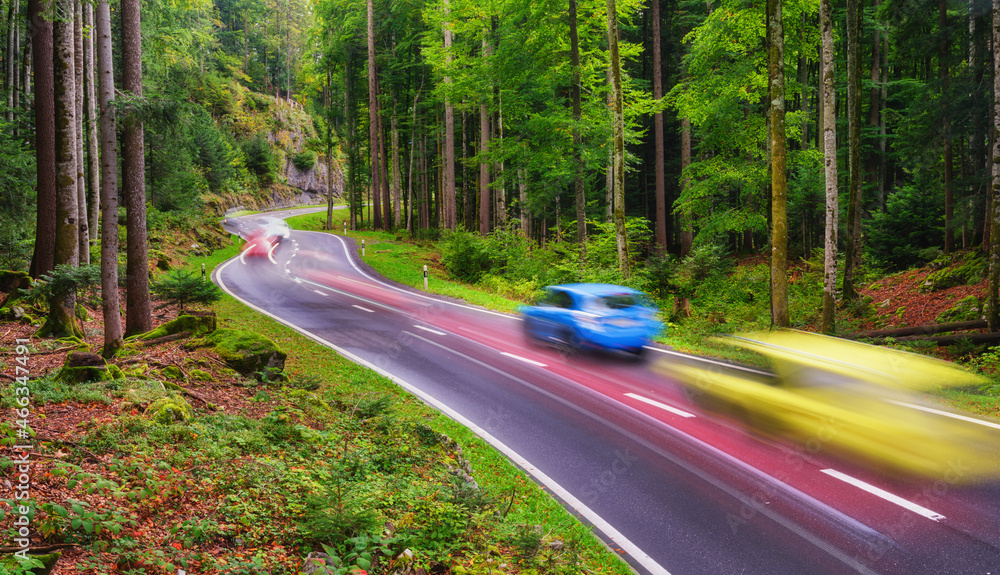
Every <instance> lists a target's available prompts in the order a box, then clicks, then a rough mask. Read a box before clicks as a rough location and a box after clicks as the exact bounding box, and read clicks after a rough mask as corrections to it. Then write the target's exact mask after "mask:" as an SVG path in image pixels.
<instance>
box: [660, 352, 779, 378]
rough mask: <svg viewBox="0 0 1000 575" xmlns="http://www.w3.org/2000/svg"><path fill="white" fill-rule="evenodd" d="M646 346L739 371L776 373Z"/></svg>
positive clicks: (765, 373) (764, 373)
mask: <svg viewBox="0 0 1000 575" xmlns="http://www.w3.org/2000/svg"><path fill="white" fill-rule="evenodd" d="M645 348H646V349H648V350H650V351H655V352H658V353H662V354H665V355H675V356H677V357H682V358H684V359H689V360H694V361H700V362H701V363H711V364H713V365H719V366H722V367H727V368H729V369H735V370H739V371H745V372H747V373H756V374H757V375H774V374H772V373H771V372H768V371H761V370H759V369H752V368H749V367H745V366H742V365H736V364H734V363H726V362H724V361H713V360H711V359H707V358H704V357H700V356H697V355H687V354H684V353H680V352H677V351H673V350H670V349H663V348H662V347H653V346H651V345H647V346H645Z"/></svg>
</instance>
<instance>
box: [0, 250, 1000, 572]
mask: <svg viewBox="0 0 1000 575" xmlns="http://www.w3.org/2000/svg"><path fill="white" fill-rule="evenodd" d="M929 273H930V270H927V269H921V270H912V271H908V272H904V273H900V274H896V275H893V276H889V277H886V278H883V279H880V280H879V281H878V282H874V283H872V284H871V285H870V286H869V287H867V288H865V289H862V290H861V291H862V293H863V294H864V295H867V296H870V297H871V298H872V307H873V309H874V310H875V312H874V313H873V314H870V315H869V316H866V318H865V319H864V321H863V322H862V323H861V324H860V325H859V326H858V327H859V328H860V329H875V328H879V329H881V328H890V327H901V326H917V325H925V324H931V323H934V322H935V318H937V317H938V315H939V314H941V313H942V312H943V311H945V310H947V309H949V308H951V307H952V306H954V304H955V302H957V301H959V300H961V299H963V298H965V297H967V296H969V295H974V296H976V297H978V298H980V300H981V299H982V297H983V296H984V294H985V284H984V283H982V282H980V283H978V284H976V285H961V286H956V287H952V288H948V289H944V290H938V291H931V292H927V291H924V290H922V289H921V286H923V285H924V283H925V282H926V279H927V275H928V274H929ZM98 314H99V310H91V313H90V319H89V320H87V321H86V322H85V323H84V324H83V329H84V332H85V334H86V336H85V341H86V343H87V344H88V346H89V347H90V349H91V350H95V351H99V350H100V347H101V345H102V334H103V324H102V321H101V319H100V317H99V315H98ZM175 315H176V311H175V310H172V309H166V310H164V311H162V312H159V313H157V314H156V315H155V317H154V324H156V325H159V324H160V323H163V322H164V321H167V320H169V319H172V318H173V317H175ZM224 315H225V312H223V315H220V319H223V316H224ZM220 326H221V325H220ZM154 327H155V325H154ZM36 330H37V327H35V326H31V325H28V324H26V323H23V322H19V321H0V334H2V337H0V344H2V345H3V346H4V349H0V354H2V355H0V374H2V377H3V378H4V379H8V380H12V379H14V374H15V368H14V366H15V361H14V357H13V356H14V355H15V351H14V348H15V345H14V342H15V341H17V340H30V341H32V345H33V348H32V352H31V353H30V354H29V364H28V365H27V366H26V368H27V369H28V371H29V373H30V376H31V377H32V378H39V377H42V376H44V375H46V374H51V373H54V372H56V371H58V370H59V369H60V368H61V367H62V366H63V364H64V362H65V360H66V357H67V353H68V350H67V349H65V348H59V347H57V344H52V345H50V344H48V343H47V342H45V341H42V340H36V339H34V338H33V334H34V332H35V331H36ZM938 351H939V355H947V354H948V352H947V350H938ZM290 361H292V362H293V363H294V362H295V358H293V357H290ZM115 363H116V364H117V365H118V366H119V367H120V368H121V369H123V370H125V371H126V372H128V371H129V370H131V369H135V368H137V367H138V366H145V367H144V369H145V370H146V371H147V373H148V374H149V377H163V376H162V374H163V373H165V370H166V368H168V367H177V368H180V369H181V370H182V371H184V372H185V373H186V371H189V370H193V369H199V370H201V371H203V372H206V373H208V374H209V377H208V378H207V380H205V381H195V380H187V379H186V378H185V381H179V382H178V383H181V384H182V385H183V386H184V388H185V389H186V390H187V391H188V392H190V394H188V398H189V399H190V400H191V404H192V406H193V407H194V408H195V410H196V412H197V413H198V414H200V415H199V417H201V416H203V415H207V416H210V417H211V416H212V415H211V414H230V415H238V416H239V417H240V418H243V419H242V421H248V420H252V421H256V422H267V421H269V420H271V419H273V418H274V414H275V413H292V414H295V415H294V416H293V417H294V418H295V421H296V423H297V424H301V425H305V426H307V427H310V428H314V429H316V430H320V431H322V430H325V429H327V428H333V427H335V426H337V425H341V424H335V423H332V422H331V421H329V420H327V421H324V420H323V419H321V418H315V417H311V415H310V413H309V411H308V410H307V409H305V408H303V406H302V404H301V403H300V402H297V401H296V400H294V399H291V395H286V394H285V393H284V391H287V390H279V389H277V388H275V387H269V386H266V385H263V386H262V385H260V384H259V383H255V382H250V381H248V380H247V379H246V378H245V377H242V376H239V375H238V374H235V372H233V371H232V370H231V369H229V368H228V367H226V366H225V364H223V363H222V361H220V359H219V358H218V357H216V356H215V355H214V354H213V353H212V352H210V351H206V350H205V349H195V350H190V349H186V348H185V347H184V342H183V341H173V342H167V343H162V344H158V345H151V346H138V347H135V348H133V350H132V351H131V352H130V353H129V354H128V355H127V356H126V357H123V358H120V359H118V360H116V361H115ZM303 363H304V362H303ZM5 385H6V384H5ZM91 392H93V393H91ZM5 393H6V392H5ZM88 393H89V395H88ZM95 393H97V395H95ZM101 394H103V397H102V396H101ZM362 397H364V396H362ZM39 399H40V401H38V402H37V403H36V404H35V405H33V407H32V410H33V411H32V415H31V418H32V419H31V426H32V428H33V429H34V430H35V431H36V432H37V437H35V440H34V443H35V444H36V446H37V447H36V448H35V449H34V450H33V451H32V457H33V458H34V459H35V463H34V466H35V467H34V469H33V476H32V485H31V487H32V489H33V495H34V496H35V497H37V498H38V499H40V500H45V501H48V502H62V504H63V506H64V507H70V509H69V510H66V509H64V511H65V512H66V515H65V516H64V517H62V518H60V517H58V516H57V514H56V513H57V512H58V510H54V508H51V507H50V508H49V509H48V511H49V513H47V514H42V515H44V516H41V515H40V516H39V519H37V520H36V524H35V525H36V526H37V527H35V526H33V527H34V528H35V529H36V532H35V533H36V539H35V541H34V543H35V544H36V547H44V546H45V545H48V544H56V546H57V547H58V546H59V545H60V544H61V545H62V546H61V548H60V551H61V553H62V558H61V560H60V561H59V562H58V564H57V566H56V568H55V570H54V571H53V572H52V573H53V574H54V575H69V574H81V573H85V574H88V575H90V574H94V575H96V574H101V573H164V574H166V573H171V574H173V573H176V569H178V568H185V569H186V570H187V571H188V572H189V573H202V572H205V573H219V574H223V573H225V574H230V573H231V574H234V575H235V574H237V573H255V572H262V570H263V572H272V573H296V572H298V570H299V569H300V568H301V566H302V560H303V558H304V557H303V553H304V551H303V548H302V547H298V546H296V545H295V544H294V543H293V542H292V541H293V540H294V537H292V535H293V534H294V533H298V534H299V535H301V532H302V527H301V526H299V527H295V526H294V525H293V524H294V523H295V521H296V519H295V518H293V517H289V516H288V514H287V513H285V512H286V511H287V510H281V511H280V512H279V511H275V510H274V508H273V507H272V508H271V512H275V513H278V515H280V516H276V517H273V518H271V519H270V521H269V522H268V525H267V526H266V528H267V529H269V530H270V533H268V532H260V531H255V529H257V530H259V529H260V526H259V525H258V526H256V528H255V527H254V526H252V525H247V524H241V523H240V521H239V520H238V519H237V518H236V516H234V515H233V514H232V513H226V512H224V510H223V509H222V507H221V503H222V501H221V500H222V499H224V498H225V499H226V501H230V502H231V501H234V500H233V499H231V497H230V495H225V497H223V496H224V494H225V493H226V491H225V488H224V487H220V485H221V484H222V483H224V482H225V481H224V480H223V479H221V477H223V476H225V475H227V474H228V475H232V474H234V473H235V474H237V475H240V474H242V475H247V474H253V473H257V471H255V470H259V469H261V467H260V466H261V465H268V466H274V465H275V463H274V461H273V459H267V458H268V457H271V456H270V455H264V454H263V453H255V452H253V451H252V450H250V451H249V452H248V451H246V450H244V452H241V453H238V454H236V455H234V456H233V457H232V459H231V460H229V461H222V462H214V463H212V464H207V463H205V462H200V463H199V462H198V461H197V460H193V459H191V456H190V454H189V455H186V456H184V457H188V459H187V460H185V459H184V457H182V456H181V455H183V453H184V447H183V444H185V443H186V442H187V443H190V441H191V440H189V439H187V438H177V437H174V438H173V439H171V436H170V435H169V434H168V435H166V436H162V435H160V436H159V437H161V439H162V438H165V439H166V441H165V442H163V443H161V444H159V445H153V446H151V447H150V449H149V450H148V451H144V452H138V451H137V452H135V453H131V454H129V453H122V452H120V451H119V450H117V449H116V445H115V442H116V441H120V440H121V439H120V438H128V437H130V436H129V434H128V433H127V431H128V428H129V427H130V426H131V427H135V428H136V429H137V431H136V433H138V434H147V433H153V434H155V433H160V432H159V431H156V430H155V429H153V428H150V427H143V426H144V425H147V424H146V423H142V422H141V421H140V420H142V419H143V417H142V413H141V406H137V405H136V404H135V402H134V401H130V400H129V399H128V398H127V395H125V394H121V393H116V392H115V391H114V389H113V388H112V387H105V388H102V389H97V388H94V389H89V391H88V392H87V393H82V392H81V391H80V390H79V389H76V390H72V389H66V388H65V386H64V387H63V388H59V387H58V386H55V387H52V388H48V389H47V390H46V392H45V397H43V398H39ZM956 399H957V401H956V403H958V404H962V403H964V401H963V400H962V399H961V398H956ZM350 401H354V399H351V400H350ZM331 402H333V400H331ZM337 402H338V403H341V401H340V400H337ZM360 402H361V400H358V405H360ZM343 403H349V401H346V400H345V401H344V402H343ZM970 407H971V406H970ZM356 408H357V407H356V405H355V408H354V410H356ZM978 411H979V412H980V413H986V414H992V415H994V416H998V415H1000V411H996V408H995V407H993V408H990V409H989V410H987V411H985V412H984V411H983V410H982V409H979V410H978ZM994 411H996V413H993V412H994ZM351 413H353V411H351ZM0 415H2V417H3V420H2V422H4V423H9V422H11V421H14V420H15V419H16V418H15V416H14V410H13V409H12V408H11V407H10V406H6V405H5V406H4V409H0ZM422 417H426V416H422ZM261 425H264V423H262V424H261ZM192 429H194V428H192ZM262 429H263V427H262ZM171 433H174V434H177V433H191V432H190V430H188V431H178V430H174V431H172V432H171ZM268 433H270V432H267V433H263V434H262V437H265V439H264V440H267V441H269V439H266V438H267V437H268V435H267V434H268ZM394 433H396V435H393V436H392V441H398V440H399V437H398V430H397V432H394ZM254 437H256V436H254ZM0 439H2V434H0ZM257 440H258V439H254V441H257ZM170 441H177V443H178V445H176V446H171V445H170V444H169V442H170ZM373 441H375V442H378V441H382V439H378V438H375V439H373ZM321 443H322V442H321ZM0 445H3V443H0ZM101 447H103V450H102V449H101ZM272 449H281V446H272ZM415 449H416V448H415ZM467 449H468V448H467ZM9 451H10V448H9V447H2V448H0V452H9ZM191 453H195V454H197V453H199V452H197V451H191ZM5 455H7V454H6V453H5ZM342 455H343V454H342ZM310 456H311V455H310ZM280 457H282V458H284V455H281V456H280ZM427 457H428V458H427V459H426V461H425V463H424V465H423V469H424V471H423V473H425V474H426V475H427V476H428V478H429V479H430V480H434V479H433V478H434V477H437V476H436V475H435V473H434V472H433V471H430V470H431V469H433V468H435V467H440V468H441V469H444V468H447V467H449V462H451V463H454V458H453V456H451V455H447V454H445V455H444V456H442V454H441V453H435V454H430V455H428V456H427ZM265 459H267V461H269V462H268V463H261V462H263V461H265ZM293 459H294V457H291V458H290V459H289V461H292V460H293ZM302 461H306V460H302ZM165 462H169V463H165ZM63 463H69V465H62V464H63ZM208 468H210V469H208ZM116 469H117V470H118V471H113V470H116ZM296 469H301V466H300V467H299V468H296V467H295V466H294V465H292V464H291V463H289V467H288V468H287V470H286V473H287V477H292V478H295V477H296V476H295V472H296ZM125 470H128V472H126V471H125ZM477 475H478V474H477ZM0 477H3V479H4V480H6V481H7V482H11V483H13V482H14V480H15V474H14V472H13V469H12V468H8V469H0ZM287 477H286V478H287ZM97 478H104V479H105V480H108V479H110V480H111V481H113V482H115V484H116V486H117V487H115V488H107V489H102V488H100V487H99V488H97V489H96V490H93V489H91V487H92V486H94V485H100V483H99V480H98V479H97ZM300 480H301V481H305V479H301V478H300ZM438 480H439V479H438ZM88 482H89V483H88ZM88 485H89V486H91V487H88ZM105 485H107V483H105ZM84 487H87V488H88V489H91V491H90V492H84V491H83V489H84ZM290 489H291V488H290ZM523 489H527V487H523ZM261 495H262V494H261V492H259V491H258V492H257V496H258V497H260V496H261ZM278 496H279V497H284V498H283V499H281V500H280V503H281V504H283V505H285V506H288V505H289V503H288V502H289V501H290V500H291V495H280V494H279V495H278ZM122 497H124V499H123V500H121V498H122ZM250 497H252V495H250ZM383 497H384V495H383ZM512 497H513V495H512ZM115 498H118V499H120V500H121V501H120V502H116V501H115ZM12 502H13V500H10V499H8V500H7V502H6V503H5V502H4V501H3V500H0V529H4V530H6V529H8V528H9V527H10V523H11V521H12V520H13V514H11V509H12V507H11V505H10V503H12ZM73 502H80V504H79V506H78V507H72V505H71V504H72V503H73ZM511 502H513V499H512V500H511ZM248 505H249V503H248ZM508 510H509V508H508ZM5 511H6V512H7V515H6V518H4V516H3V515H4V512H5ZM53 511H55V512H53ZM254 512H255V513H258V514H259V515H258V516H257V518H258V521H260V520H263V521H268V516H267V512H268V510H267V509H257V510H255V511H254ZM297 512H299V513H301V510H297ZM98 525H99V526H100V527H98ZM296 529H297V530H298V531H296ZM88 530H89V531H88ZM95 530H96V531H100V530H103V533H100V532H95ZM109 532H114V536H111V534H110V533H109ZM274 533H277V535H275V534H274ZM551 533H552V531H551V530H550V531H548V534H547V535H546V537H548V539H547V540H546V541H545V544H544V545H543V544H542V543H543V542H542V535H538V536H537V537H535V535H534V531H533V529H532V530H529V531H524V530H522V531H520V532H519V533H518V534H517V536H516V537H514V538H513V539H510V538H506V539H505V538H500V536H497V537H498V540H497V541H494V542H493V543H492V544H487V545H486V548H487V549H490V551H488V552H487V553H486V554H485V555H475V554H472V553H465V554H463V553H458V554H457V556H456V557H455V562H456V563H455V564H454V565H452V566H449V565H445V564H443V563H436V562H426V563H424V565H423V566H422V567H421V566H418V565H416V564H409V565H404V564H402V559H401V558H399V557H395V558H394V557H391V556H387V557H384V558H383V562H382V564H381V566H379V565H377V564H376V565H374V566H371V569H372V571H373V572H386V573H387V572H390V571H389V570H388V568H389V567H390V566H391V567H393V569H396V571H395V572H398V573H405V574H415V573H423V574H426V573H429V572H430V573H441V574H448V573H457V572H463V571H461V570H460V569H455V568H453V567H455V566H460V567H462V568H463V569H466V571H464V572H473V571H470V570H469V569H473V568H476V567H477V566H479V567H485V566H486V562H487V561H492V562H493V564H494V566H495V567H496V569H497V571H496V572H497V573H510V574H515V573H521V572H531V573H553V574H558V573H573V572H579V571H575V569H578V568H580V567H579V566H578V564H579V562H581V561H584V559H581V558H580V557H579V556H577V557H574V558H573V559H572V560H571V561H568V560H567V559H566V558H565V557H564V555H565V551H564V548H563V547H562V543H561V542H560V543H559V544H558V545H556V543H555V542H554V541H553V540H552V539H553V537H556V536H553V535H552V534H551ZM481 535H482V536H484V537H487V538H488V537H490V535H489V534H481ZM386 536H387V537H389V535H386ZM389 538H390V539H391V537H389ZM5 539H7V538H6V537H5ZM535 539H537V541H536V543H538V544H537V545H535V544H534V543H531V544H526V543H524V542H525V541H528V540H532V541H534V540H535ZM565 539H566V540H572V536H567V537H566V538H565ZM511 541H514V542H515V543H511ZM6 544H8V543H7V542H6V541H4V542H0V545H6ZM522 544H524V545H525V547H520V545H522ZM546 545H551V547H546ZM546 549H550V551H548V553H549V555H548V557H547V558H546V556H545V553H546ZM553 550H554V551H553ZM10 551H11V550H10V549H8V550H7V552H10ZM587 570H588V571H589V572H592V573H622V572H626V571H627V569H625V570H622V569H621V568H620V567H619V568H616V567H607V563H601V561H596V562H595V563H593V564H591V565H590V566H589V567H588V569H587ZM490 572H494V571H492V570H491V571H490Z"/></svg>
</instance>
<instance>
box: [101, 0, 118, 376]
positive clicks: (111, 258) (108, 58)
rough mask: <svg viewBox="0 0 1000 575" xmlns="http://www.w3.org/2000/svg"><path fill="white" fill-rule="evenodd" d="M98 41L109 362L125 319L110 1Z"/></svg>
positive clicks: (104, 307)
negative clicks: (120, 290) (120, 276)
mask: <svg viewBox="0 0 1000 575" xmlns="http://www.w3.org/2000/svg"><path fill="white" fill-rule="evenodd" d="M96 37H97V61H98V66H99V71H98V79H99V82H100V88H99V91H100V99H101V122H100V123H101V164H102V166H101V222H102V224H101V310H102V311H103V315H104V351H103V355H104V357H106V358H110V357H112V356H114V355H115V353H117V352H118V350H119V349H121V347H122V318H121V312H120V311H119V303H118V150H117V144H118V129H117V125H116V124H117V122H116V121H115V111H114V107H113V106H112V105H111V103H112V100H114V97H115V75H114V68H113V66H114V56H113V54H112V49H111V10H110V8H109V7H108V0H100V3H99V4H98V5H97V30H96Z"/></svg>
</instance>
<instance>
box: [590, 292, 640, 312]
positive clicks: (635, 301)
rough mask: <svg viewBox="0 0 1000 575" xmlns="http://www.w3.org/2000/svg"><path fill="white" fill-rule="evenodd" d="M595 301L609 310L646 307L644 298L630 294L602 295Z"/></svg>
mask: <svg viewBox="0 0 1000 575" xmlns="http://www.w3.org/2000/svg"><path fill="white" fill-rule="evenodd" d="M597 300H598V301H599V302H600V303H601V304H602V305H603V306H604V307H606V308H609V309H628V308H630V307H632V306H634V305H640V306H645V305H648V304H647V302H646V298H644V297H642V296H640V295H638V294H631V293H617V294H608V295H603V296H600V297H598V298H597Z"/></svg>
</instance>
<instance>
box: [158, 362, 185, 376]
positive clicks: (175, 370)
mask: <svg viewBox="0 0 1000 575" xmlns="http://www.w3.org/2000/svg"><path fill="white" fill-rule="evenodd" d="M160 373H162V374H163V377H166V378H168V379H177V380H180V379H184V372H183V371H181V368H179V367H177V366H176V365H168V366H167V367H165V368H163V369H161V370H160Z"/></svg>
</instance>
